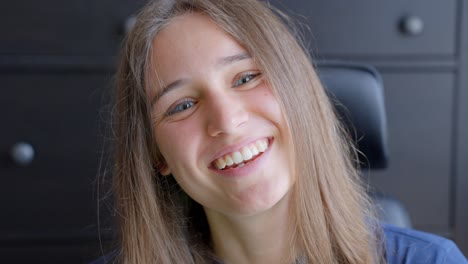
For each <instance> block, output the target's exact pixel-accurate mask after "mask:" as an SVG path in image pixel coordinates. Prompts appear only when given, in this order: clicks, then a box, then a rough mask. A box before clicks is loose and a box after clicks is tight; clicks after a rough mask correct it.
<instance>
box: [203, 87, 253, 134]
mask: <svg viewBox="0 0 468 264" xmlns="http://www.w3.org/2000/svg"><path fill="white" fill-rule="evenodd" d="M207 117H208V118H207V121H208V122H207V131H208V134H209V135H210V136H212V137H216V136H219V135H223V134H232V133H235V132H236V130H237V129H238V128H239V127H241V126H242V125H243V124H245V123H246V122H247V121H248V120H249V113H248V110H247V109H246V105H245V102H244V101H243V100H242V97H241V96H239V95H233V94H229V93H228V94H219V93H218V94H217V95H216V96H212V97H211V99H210V100H209V103H208V108H207Z"/></svg>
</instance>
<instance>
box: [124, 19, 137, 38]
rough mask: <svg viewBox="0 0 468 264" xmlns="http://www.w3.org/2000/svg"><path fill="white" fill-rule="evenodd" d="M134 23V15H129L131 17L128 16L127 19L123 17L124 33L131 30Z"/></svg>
mask: <svg viewBox="0 0 468 264" xmlns="http://www.w3.org/2000/svg"><path fill="white" fill-rule="evenodd" d="M135 23H136V17H135V16H131V17H128V18H127V19H125V21H124V23H123V31H124V33H125V35H127V34H128V33H129V32H130V31H131V30H132V28H133V27H134V26H135Z"/></svg>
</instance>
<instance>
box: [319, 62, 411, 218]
mask: <svg viewBox="0 0 468 264" xmlns="http://www.w3.org/2000/svg"><path fill="white" fill-rule="evenodd" d="M317 73H318V75H319V78H320V80H321V81H322V84H323V85H324V87H325V89H326V90H327V93H328V94H329V96H330V98H331V100H332V102H333V104H334V105H335V108H336V110H337V113H338V117H339V118H340V119H341V120H342V122H344V124H346V126H347V128H348V131H349V132H350V134H351V135H350V136H351V137H352V138H353V139H354V141H355V142H356V145H357V147H358V149H359V151H360V152H361V154H359V161H360V165H361V166H360V167H361V172H364V171H367V170H369V169H385V168H386V167H387V164H388V155H389V154H388V153H389V150H388V143H387V118H386V112H385V103H384V93H383V82H382V79H381V77H380V74H379V73H378V72H377V70H375V69H374V68H372V67H369V66H365V65H360V64H353V63H347V62H319V63H318V64H317ZM370 195H371V198H372V199H373V201H374V203H375V205H376V207H377V213H378V217H379V218H380V219H381V220H382V221H383V222H387V223H390V224H394V225H398V226H402V227H411V220H410V217H409V214H408V212H407V210H406V209H405V208H404V206H403V205H402V204H401V203H400V202H399V201H398V200H397V199H395V198H393V197H391V196H389V195H383V194H381V193H378V192H371V193H370Z"/></svg>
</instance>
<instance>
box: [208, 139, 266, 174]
mask: <svg viewBox="0 0 468 264" xmlns="http://www.w3.org/2000/svg"><path fill="white" fill-rule="evenodd" d="M260 139H262V138H256V139H254V140H246V141H243V143H240V144H236V145H233V146H228V147H226V148H224V149H223V150H222V151H221V152H219V154H217V155H216V157H217V158H216V159H218V158H220V157H222V156H224V155H226V154H227V153H230V152H233V151H237V150H239V149H241V148H242V147H244V146H247V145H248V144H250V143H252V142H256V141H257V140H260ZM266 139H267V140H268V148H267V150H266V151H265V152H263V153H262V154H261V155H259V156H258V157H257V158H255V159H254V160H252V161H250V162H249V163H247V164H245V165H244V166H242V167H237V168H231V169H226V170H218V169H217V168H215V167H214V166H213V165H212V164H213V161H214V160H216V159H214V160H213V161H212V162H211V163H210V166H209V169H210V170H211V171H213V172H215V173H216V174H218V175H222V176H226V177H241V176H244V175H248V174H251V173H252V172H253V171H255V169H256V168H257V167H259V166H260V165H261V163H263V160H265V158H266V157H267V156H268V155H269V153H270V150H271V148H272V147H273V144H274V139H273V138H270V137H266Z"/></svg>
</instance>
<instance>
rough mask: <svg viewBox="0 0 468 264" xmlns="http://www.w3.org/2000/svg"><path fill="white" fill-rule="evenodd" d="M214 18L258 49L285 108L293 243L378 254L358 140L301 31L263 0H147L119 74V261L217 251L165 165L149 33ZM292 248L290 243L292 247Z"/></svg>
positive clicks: (361, 257)
mask: <svg viewBox="0 0 468 264" xmlns="http://www.w3.org/2000/svg"><path fill="white" fill-rule="evenodd" d="M189 12H198V13H201V14H204V15H207V16H208V17H210V18H211V19H212V20H213V21H214V22H215V23H216V24H217V25H219V26H220V27H221V28H223V29H224V30H225V31H226V32H227V33H229V34H230V35H231V36H232V37H233V38H234V39H235V40H237V41H238V42H239V43H240V44H241V45H242V46H243V47H245V48H246V49H247V51H248V52H249V53H250V55H251V56H252V57H253V58H254V60H255V61H256V63H257V64H258V66H259V68H260V69H262V72H263V74H264V76H265V78H266V80H268V81H269V83H270V84H271V87H272V89H273V91H274V93H275V95H276V97H277V98H278V101H279V104H280V106H281V108H282V110H283V112H284V115H285V117H286V121H287V126H288V129H289V133H290V138H291V142H290V146H291V149H292V152H291V156H292V157H291V159H290V160H291V161H293V164H292V167H293V169H294V175H295V177H296V184H295V185H294V187H293V190H292V191H293V199H292V202H291V228H292V229H293V230H294V232H293V234H292V236H291V241H290V242H289V243H291V246H292V247H294V246H297V247H298V250H296V251H299V252H301V254H302V255H301V256H290V258H291V259H294V258H298V257H301V258H304V259H306V260H307V261H308V262H311V263H356V264H357V263H377V262H380V261H381V258H382V256H381V251H380V243H381V242H380V241H379V239H378V235H377V234H376V232H377V233H378V227H377V224H374V223H376V221H375V220H374V219H373V214H372V210H371V204H370V202H369V200H368V198H367V196H366V192H365V189H364V188H363V187H362V184H361V181H360V178H359V175H358V173H357V171H356V170H355V168H354V166H353V165H354V164H353V161H354V159H356V153H355V150H354V148H353V147H352V146H351V145H350V144H349V143H348V141H347V140H346V139H345V137H346V136H345V133H344V129H343V127H342V125H341V124H340V123H339V122H338V121H337V118H336V116H335V113H334V110H333V107H332V105H331V103H330V101H329V99H328V97H327V95H326V94H325V92H324V90H323V88H322V85H321V83H320V81H319V79H318V77H317V75H316V73H315V71H314V69H313V66H312V64H311V59H310V57H309V55H308V53H307V51H306V49H305V48H304V47H303V46H302V44H301V42H299V41H298V40H297V36H296V35H294V34H293V33H291V32H292V31H291V30H290V29H289V28H288V27H287V26H286V25H285V24H284V21H288V18H287V17H286V16H284V15H282V14H281V13H278V12H277V14H280V15H281V16H282V19H283V20H281V18H279V17H278V16H277V15H275V14H274V12H273V11H272V8H271V7H269V6H268V3H264V2H262V1H256V0H238V1H230V0H180V1H179V0H161V1H151V2H149V3H148V4H147V5H146V6H145V7H144V8H143V9H142V11H141V12H140V14H139V15H138V17H137V22H136V24H135V27H134V28H133V29H132V31H131V32H130V33H129V35H128V36H127V38H126V40H125V45H124V48H123V52H122V54H121V61H120V65H119V69H118V73H117V91H116V102H115V104H116V117H115V118H116V120H117V125H116V126H115V128H114V129H115V134H116V140H115V144H116V145H115V167H114V177H113V190H114V195H115V199H116V201H115V206H116V210H117V213H118V220H119V223H118V225H119V227H120V230H119V241H120V252H118V254H117V259H118V261H119V262H121V263H205V262H207V260H209V259H213V258H214V254H213V252H211V246H210V244H209V229H208V227H207V224H206V219H204V217H205V216H204V213H203V212H202V209H201V206H200V205H198V204H196V203H195V202H193V201H191V199H190V198H187V197H184V196H183V195H182V196H181V195H180V194H181V192H182V191H181V190H180V187H179V186H178V185H177V183H176V182H175V181H174V180H173V179H172V178H171V177H162V176H161V175H160V173H159V172H158V166H159V164H160V162H161V161H162V156H161V154H160V153H159V151H158V149H157V145H156V142H155V139H154V131H153V117H152V113H151V107H150V102H149V99H148V96H147V86H148V81H149V80H150V79H151V78H152V77H151V74H154V73H152V72H151V71H152V68H153V67H151V64H152V58H151V54H152V42H153V39H154V38H155V37H157V34H158V32H159V31H160V30H161V29H162V28H163V27H164V26H166V25H168V24H169V23H170V22H171V20H172V19H174V18H175V17H177V16H180V15H183V14H186V13H189ZM294 251H295V250H292V252H294Z"/></svg>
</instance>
